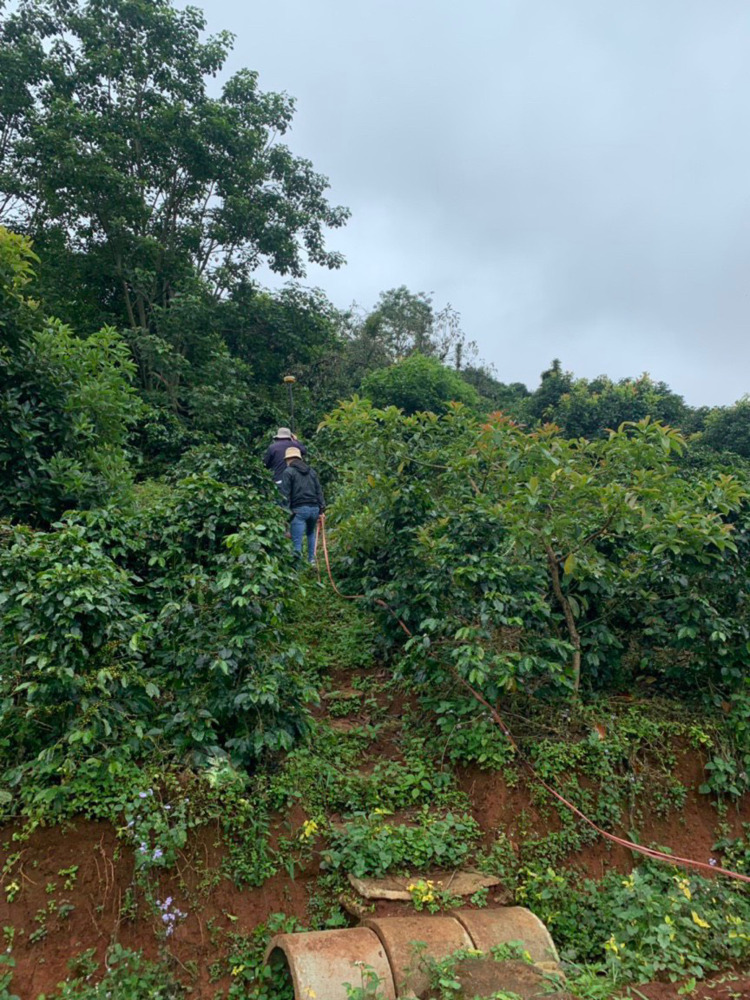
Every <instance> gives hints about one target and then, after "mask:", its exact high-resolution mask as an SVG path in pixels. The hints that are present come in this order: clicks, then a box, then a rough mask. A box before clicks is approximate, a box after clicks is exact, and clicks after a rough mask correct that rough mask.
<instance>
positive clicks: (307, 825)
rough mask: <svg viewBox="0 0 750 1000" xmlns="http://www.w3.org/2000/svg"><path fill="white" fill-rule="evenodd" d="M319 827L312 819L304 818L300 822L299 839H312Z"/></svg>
mask: <svg viewBox="0 0 750 1000" xmlns="http://www.w3.org/2000/svg"><path fill="white" fill-rule="evenodd" d="M319 829H320V827H319V826H318V824H317V823H316V822H315V820H314V819H306V820H305V822H304V823H303V824H302V830H301V831H300V835H299V839H300V840H312V838H313V837H314V836H315V834H316V833H317V832H318V830H319Z"/></svg>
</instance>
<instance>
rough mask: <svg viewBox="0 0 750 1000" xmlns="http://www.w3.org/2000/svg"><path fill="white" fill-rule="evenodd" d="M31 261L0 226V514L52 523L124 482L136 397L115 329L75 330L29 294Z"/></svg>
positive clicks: (20, 242) (23, 245)
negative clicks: (86, 334) (77, 332)
mask: <svg viewBox="0 0 750 1000" xmlns="http://www.w3.org/2000/svg"><path fill="white" fill-rule="evenodd" d="M35 261H36V257H35V256H34V254H33V253H32V252H31V246H30V244H29V243H28V241H26V240H24V239H22V238H21V237H18V236H14V235H13V234H11V233H9V232H8V231H7V230H6V229H3V228H2V227H0V326H2V329H3V336H4V342H3V344H2V346H1V347H0V384H2V389H1V390H0V517H2V516H4V517H13V518H19V519H23V520H26V521H32V522H35V523H41V524H49V523H50V522H51V521H52V520H54V518H55V517H58V516H59V515H60V514H61V513H62V512H63V511H64V510H65V509H67V508H69V507H75V506H78V507H88V506H94V505H96V504H98V503H102V502H106V499H108V498H110V497H112V496H113V495H118V494H120V493H121V492H123V491H124V490H125V489H126V488H127V486H128V485H129V483H130V478H131V477H130V470H129V466H128V451H127V442H128V435H129V432H130V428H131V427H132V425H133V424H134V422H135V421H136V419H137V418H138V416H139V414H140V409H141V407H140V402H139V400H138V397H137V395H136V392H135V389H134V388H133V387H132V385H131V380H132V378H133V375H134V372H135V366H134V364H133V361H132V359H131V358H130V353H129V351H128V348H127V346H126V345H125V343H124V341H123V340H122V338H121V337H120V336H119V334H118V333H117V332H116V331H115V330H112V329H109V328H108V329H104V330H102V331H100V332H99V333H96V334H94V335H92V336H91V337H89V338H87V339H85V340H84V339H81V338H79V337H76V336H75V334H74V333H73V332H72V331H71V330H70V329H69V328H68V327H66V326H64V325H63V324H62V323H60V322H59V321H58V320H55V319H52V318H48V317H45V316H44V315H43V313H42V312H41V310H40V309H39V308H38V304H37V303H36V302H34V301H33V300H32V299H30V298H29V297H28V296H27V294H26V289H27V286H28V285H29V283H30V282H31V280H32V278H33V270H32V266H33V264H34V262H35Z"/></svg>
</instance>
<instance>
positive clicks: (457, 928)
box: [362, 916, 472, 997]
mask: <svg viewBox="0 0 750 1000" xmlns="http://www.w3.org/2000/svg"><path fill="white" fill-rule="evenodd" d="M362 925H363V926H364V927H369V928H371V929H372V930H374V931H375V933H376V934H377V935H378V937H379V938H380V940H381V941H382V943H383V945H384V947H385V950H386V954H387V955H388V960H389V962H390V963H391V969H392V970H393V978H394V980H395V983H396V991H397V993H398V996H400V997H402V996H404V995H405V994H407V993H416V994H417V996H421V995H422V994H423V993H424V992H425V991H426V990H427V989H428V988H429V985H430V979H429V972H428V969H427V968H426V967H425V963H424V959H425V958H427V959H434V960H435V961H440V960H441V959H443V958H447V957H448V955H450V954H451V953H452V952H454V951H457V950H458V949H459V948H471V947H472V943H471V938H470V937H469V935H468V934H467V933H466V931H465V930H464V928H463V927H462V926H461V924H460V923H459V922H458V921H457V920H454V919H453V917H438V916H435V917H426V916H419V917H417V916H414V917H368V918H367V919H366V920H363V921H362Z"/></svg>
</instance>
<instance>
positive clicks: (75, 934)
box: [0, 754, 750, 1000]
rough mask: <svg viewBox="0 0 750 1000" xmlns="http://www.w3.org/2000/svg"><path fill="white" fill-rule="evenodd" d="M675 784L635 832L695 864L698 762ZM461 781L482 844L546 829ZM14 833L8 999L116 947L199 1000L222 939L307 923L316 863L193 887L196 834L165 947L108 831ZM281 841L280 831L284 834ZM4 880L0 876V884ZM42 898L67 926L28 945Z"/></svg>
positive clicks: (203, 843)
mask: <svg viewBox="0 0 750 1000" xmlns="http://www.w3.org/2000/svg"><path fill="white" fill-rule="evenodd" d="M677 777H679V778H680V780H682V781H683V782H684V783H685V784H686V785H687V786H688V788H689V789H690V791H689V792H688V798H687V801H686V803H685V807H684V809H683V810H682V811H681V813H680V814H679V816H675V815H671V816H669V817H668V818H666V819H664V818H660V817H653V819H652V820H651V821H650V822H647V823H646V828H645V830H643V831H642V836H643V839H644V842H646V843H648V842H649V841H650V842H655V843H658V844H661V845H668V846H669V847H670V848H671V849H672V850H673V851H674V852H675V853H678V854H683V855H685V856H689V857H694V858H696V859H697V860H702V861H706V860H708V858H709V857H710V856H711V848H712V845H713V843H714V841H715V837H716V827H717V823H718V816H717V813H716V811H715V809H714V808H713V807H712V805H711V804H710V802H709V801H708V800H707V799H706V797H704V796H700V795H698V793H697V791H695V789H696V788H697V786H698V784H699V783H700V782H701V781H702V780H703V770H702V766H701V762H700V761H699V760H697V759H696V758H695V757H694V756H690V755H687V754H685V755H683V757H682V759H681V760H680V762H679V765H678V768H677ZM460 781H461V786H462V788H463V789H464V791H466V792H467V794H468V795H469V797H470V800H471V802H472V807H473V812H474V815H475V817H476V819H477V821H478V822H479V824H480V826H481V828H482V830H483V833H484V836H485V840H486V842H487V843H490V842H491V841H492V839H493V838H494V836H495V835H496V832H497V831H498V830H501V829H503V830H506V831H507V833H508V835H509V836H510V837H511V839H512V840H513V839H516V838H515V834H516V833H517V831H518V822H519V816H520V814H521V812H522V811H525V812H526V815H527V817H529V818H530V819H531V822H532V824H534V825H536V824H537V823H538V824H539V832H540V833H542V832H544V831H545V830H546V829H549V828H550V827H554V822H555V819H556V817H555V816H554V814H552V815H551V818H547V819H545V820H544V822H542V819H541V817H540V816H539V813H538V811H537V810H535V808H534V807H533V806H532V805H531V802H530V798H529V794H528V789H527V788H526V787H525V786H524V785H523V784H520V785H519V786H518V787H516V788H513V789H511V788H508V787H507V785H506V783H505V781H504V779H503V776H502V774H500V773H497V772H492V773H490V772H482V771H478V770H465V771H464V772H463V773H462V774H461V776H460ZM289 818H290V817H285V818H284V819H285V822H287V823H288V820H289ZM303 818H304V817H303V816H302V815H301V813H300V815H299V816H298V815H296V814H295V815H294V817H293V822H294V824H295V825H298V824H299V823H301V821H302V819H303ZM743 821H750V797H747V798H746V800H745V801H743V802H742V803H741V805H740V806H739V807H737V808H730V811H729V815H728V816H727V817H726V822H727V823H729V825H730V826H731V827H732V828H733V829H734V830H739V828H740V825H741V823H742V822H743ZM13 832H14V830H13V828H12V827H6V828H5V829H4V830H3V831H2V834H1V835H0V842H2V852H0V859H1V860H2V862H3V863H4V862H5V860H6V858H7V857H8V855H9V854H11V853H13V852H14V851H21V854H22V860H21V865H20V869H19V868H18V867H16V869H15V870H16V871H18V872H20V874H19V875H14V876H12V877H14V878H15V879H16V881H18V882H19V883H20V885H21V888H20V891H19V892H18V894H17V896H16V898H15V899H14V901H13V902H11V903H8V902H6V899H5V892H3V893H0V926H3V927H14V928H15V931H16V934H15V940H14V942H13V955H14V957H15V959H16V962H17V967H16V970H15V975H14V979H13V983H12V990H13V991H15V992H16V993H18V995H19V996H20V997H21V1000H35V998H37V997H38V995H39V994H40V993H43V992H46V993H49V992H52V991H53V990H54V989H55V987H56V985H57V984H58V983H59V982H60V981H61V980H64V979H65V978H66V977H67V976H68V975H69V971H68V968H67V962H68V959H69V958H71V957H72V956H75V955H77V954H79V953H80V952H82V951H84V950H85V949H87V948H95V949H96V953H97V958H98V960H99V961H100V962H101V961H103V958H104V954H105V952H106V949H107V947H108V946H109V945H110V944H111V943H112V942H113V941H115V940H116V941H119V942H120V943H121V944H123V945H124V946H126V947H130V948H137V949H141V950H142V951H143V952H144V954H145V955H146V956H147V957H149V958H153V959H159V958H161V959H162V960H163V959H164V956H165V955H166V956H167V960H171V961H173V962H174V966H175V969H176V970H177V972H178V973H179V974H180V977H181V978H183V979H184V980H185V982H187V983H190V984H191V985H192V987H193V992H192V993H191V996H192V997H194V998H206V1000H208V998H211V997H213V995H214V993H215V991H216V990H217V989H218V988H220V987H222V986H223V988H226V985H227V983H226V982H224V983H221V982H219V983H215V984H211V983H210V982H209V966H210V965H211V964H212V963H213V962H216V961H217V959H219V958H220V957H221V953H222V951H223V950H224V947H223V946H222V942H224V946H225V935H226V934H228V933H232V932H237V931H242V932H245V933H247V932H249V931H251V930H252V929H253V928H254V927H256V926H257V925H258V924H259V923H261V922H264V921H265V920H267V918H268V917H269V916H270V915H271V914H272V913H277V912H284V913H286V914H288V915H294V916H296V917H298V918H299V919H300V920H301V921H302V922H305V923H306V922H308V921H309V915H308V902H309V899H310V892H311V890H312V889H313V888H314V879H315V876H316V875H317V867H318V866H317V863H316V862H314V863H313V864H312V865H311V866H310V867H309V869H308V870H307V871H306V872H305V873H303V874H302V875H298V876H297V877H296V878H295V879H294V880H292V879H290V878H289V876H288V874H287V873H286V872H285V871H282V872H280V873H278V874H277V875H275V876H273V877H272V878H270V879H269V880H268V881H267V882H266V883H265V884H264V885H263V886H262V887H260V888H246V889H239V888H237V887H236V886H234V885H233V884H232V883H230V882H229V881H228V880H226V879H221V880H220V881H219V882H218V884H216V885H214V886H213V887H209V886H204V887H201V886H200V884H199V883H200V880H201V877H203V876H205V871H206V869H207V868H208V869H212V870H213V869H217V868H218V866H219V865H220V863H221V858H222V851H223V848H222V846H221V844H220V843H219V833H218V830H217V829H216V828H205V829H203V830H202V831H200V832H199V834H198V835H197V838H196V839H195V840H194V841H193V843H192V844H191V855H190V857H188V856H185V857H183V858H182V859H181V861H180V862H179V864H178V866H177V869H176V870H172V871H170V872H166V873H165V875H164V878H163V881H162V883H161V885H160V893H159V898H160V899H165V898H166V897H167V896H172V897H173V899H174V901H175V905H176V906H177V907H178V908H179V909H180V910H183V911H185V912H186V913H187V917H186V918H185V919H184V920H181V921H178V922H177V925H176V929H175V931H174V934H173V936H172V937H170V938H169V939H167V940H165V939H164V937H163V930H162V928H161V926H160V922H159V920H158V919H157V918H156V917H155V916H154V915H153V911H152V909H151V908H150V907H149V906H148V905H147V904H146V903H145V902H144V901H143V899H142V897H140V899H138V900H137V901H138V902H139V904H140V905H139V906H138V907H137V911H136V912H134V910H133V907H132V906H129V905H128V900H129V897H130V896H132V878H133V857H132V853H131V851H130V850H129V849H127V848H125V847H123V845H122V843H121V842H120V841H118V839H117V837H116V834H115V831H114V829H113V828H112V827H111V826H109V825H108V824H103V823H94V822H89V821H85V820H82V821H80V822H77V823H75V824H71V825H70V826H69V827H67V828H65V829H62V828H40V829H37V830H36V831H35V832H34V833H33V834H32V835H31V837H30V838H29V840H28V841H27V842H24V843H20V844H19V843H15V842H13V840H12V834H13ZM284 832H285V833H288V826H286V827H285V828H284ZM197 856H199V857H201V858H202V859H203V862H204V866H205V867H204V868H203V871H202V872H201V871H199V870H198V869H197V868H196V867H195V865H194V863H193V862H192V861H191V858H192V859H194V858H196V857H197ZM571 860H572V861H574V862H575V863H576V864H577V865H578V866H579V867H580V868H582V869H583V870H585V871H586V872H587V873H589V874H591V875H595V876H599V875H601V874H602V872H603V871H604V870H607V869H612V868H613V867H614V868H618V869H620V870H623V871H626V870H629V869H630V868H631V867H632V859H631V857H630V855H629V853H628V852H627V851H625V850H624V849H622V848H617V847H616V848H613V849H609V848H608V847H607V845H605V844H601V843H597V844H595V845H594V846H593V847H591V848H590V849H588V850H587V851H586V852H585V854H583V855H582V856H580V857H576V858H572V859H571ZM73 865H77V866H78V872H77V876H76V879H75V884H74V885H72V886H71V887H70V889H69V890H65V889H64V887H63V883H64V881H65V877H64V876H61V875H60V874H59V872H60V870H61V869H65V868H70V867H71V866H73ZM8 881H9V877H7V876H6V877H5V879H4V882H3V885H4V886H6V885H7V883H8ZM50 883H55V884H56V889H55V890H54V892H52V891H48V890H47V887H48V885H49V884H50ZM52 898H54V900H55V902H56V903H57V905H58V908H59V906H60V904H61V903H63V902H69V903H70V904H72V906H73V907H74V909H73V910H72V911H71V912H70V914H69V916H68V917H67V918H66V919H61V918H60V917H59V915H58V913H57V912H53V913H50V914H49V915H48V917H47V919H46V927H47V934H46V936H45V937H43V938H42V939H41V940H37V941H36V942H30V941H29V936H30V934H32V933H33V932H34V931H35V930H37V929H38V928H39V927H40V926H42V925H41V923H40V919H39V917H38V914H39V913H40V911H43V910H45V908H48V905H49V903H50V900H51V899H52ZM196 898H200V900H201V902H200V906H199V908H197V909H196V908H195V907H194V906H191V904H190V902H189V900H190V899H196ZM491 902H493V903H494V905H499V904H500V903H502V902H504V899H503V896H502V890H501V891H500V894H499V895H498V896H497V899H493V900H492V901H491ZM404 905H406V906H408V904H393V903H390V904H387V903H386V904H382V905H380V906H378V908H377V912H378V913H379V914H386V913H388V914H390V913H395V912H399V910H400V909H401V907H403V906H404ZM35 918H36V919H35ZM234 918H236V919H234ZM22 930H23V933H22ZM639 990H640V991H641V993H642V994H643V995H644V996H645V997H647V998H648V1000H672V998H676V997H677V992H676V990H677V987H676V986H674V985H672V984H651V985H649V986H647V987H639ZM634 996H638V994H634ZM692 996H693V997H695V998H696V1000H698V998H702V997H711V998H714V1000H730V998H732V997H737V996H742V997H744V996H747V997H748V998H750V980H749V979H745V978H740V979H730V978H726V980H725V981H721V977H719V978H718V979H716V980H714V981H711V982H707V983H704V984H701V985H699V987H698V988H697V990H696V992H695V993H693V994H692Z"/></svg>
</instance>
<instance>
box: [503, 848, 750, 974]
mask: <svg viewBox="0 0 750 1000" xmlns="http://www.w3.org/2000/svg"><path fill="white" fill-rule="evenodd" d="M516 898H517V900H518V901H519V902H521V903H522V904H523V905H525V906H529V907H530V908H531V909H532V910H533V911H534V912H535V913H536V914H537V915H538V916H539V917H540V918H541V919H542V920H543V921H544V922H545V923H546V924H547V926H548V928H549V929H550V932H551V934H552V936H553V937H554V939H555V941H556V943H557V944H558V946H559V947H560V949H561V952H562V954H563V956H564V957H565V958H570V959H572V960H573V961H576V962H586V961H594V962H601V961H602V960H603V959H606V962H607V963H608V965H609V966H610V967H611V970H612V973H613V976H614V977H615V978H618V979H620V978H622V979H627V980H630V981H635V982H646V981H649V980H651V979H653V978H655V977H656V976H658V975H660V974H666V975H668V976H669V978H671V979H680V978H683V977H685V976H688V975H695V976H698V977H702V976H703V975H704V974H705V972H706V971H710V970H712V969H716V968H718V967H720V966H721V965H722V964H727V963H730V962H735V961H740V962H741V961H743V960H744V959H745V956H747V954H748V953H749V952H750V935H748V931H749V930H750V901H749V900H748V897H747V895H746V894H745V893H744V892H743V891H742V890H741V889H739V888H737V886H736V884H734V883H732V884H727V883H724V882H720V881H717V880H714V879H705V878H702V877H700V876H697V875H691V874H689V873H686V872H684V871H681V870H678V869H670V868H669V867H665V866H663V865H659V864H654V863H647V864H644V865H643V866H642V867H640V868H637V869H635V870H634V871H633V872H632V873H631V875H629V876H628V877H627V878H624V879H623V878H622V876H621V875H619V874H618V873H616V872H611V873H609V874H607V875H606V876H605V877H604V878H603V879H601V880H600V881H598V882H596V881H593V880H590V879H587V880H583V881H580V880H579V881H576V880H575V879H574V878H571V877H570V876H566V875H564V874H561V873H556V872H554V871H552V870H551V869H549V870H546V871H543V870H539V869H526V870H525V871H523V872H522V877H521V884H520V886H519V887H518V889H517V890H516Z"/></svg>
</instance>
